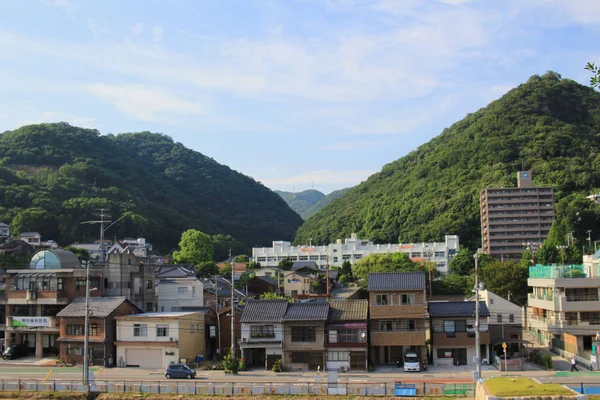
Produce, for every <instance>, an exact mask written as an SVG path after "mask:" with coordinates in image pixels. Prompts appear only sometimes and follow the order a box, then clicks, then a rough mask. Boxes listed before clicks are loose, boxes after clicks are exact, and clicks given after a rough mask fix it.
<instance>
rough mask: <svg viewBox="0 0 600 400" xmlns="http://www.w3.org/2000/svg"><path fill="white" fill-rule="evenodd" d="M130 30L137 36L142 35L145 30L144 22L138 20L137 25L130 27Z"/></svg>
mask: <svg viewBox="0 0 600 400" xmlns="http://www.w3.org/2000/svg"><path fill="white" fill-rule="evenodd" d="M129 30H130V31H131V33H133V34H134V35H135V36H140V35H141V34H142V33H143V32H144V24H142V23H141V22H136V23H135V25H133V26H132V27H131V28H129Z"/></svg>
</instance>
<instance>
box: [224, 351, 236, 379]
mask: <svg viewBox="0 0 600 400" xmlns="http://www.w3.org/2000/svg"><path fill="white" fill-rule="evenodd" d="M222 364H223V368H224V369H225V373H226V374H233V375H237V374H238V372H239V371H240V360H238V359H237V358H236V357H235V356H234V355H232V354H231V351H230V352H229V353H227V355H226V356H225V357H224V358H223V362H222Z"/></svg>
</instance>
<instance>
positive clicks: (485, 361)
mask: <svg viewBox="0 0 600 400" xmlns="http://www.w3.org/2000/svg"><path fill="white" fill-rule="evenodd" d="M481 364H483V365H489V364H490V362H489V361H488V359H487V358H484V359H483V360H481Z"/></svg>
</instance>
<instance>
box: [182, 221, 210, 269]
mask: <svg viewBox="0 0 600 400" xmlns="http://www.w3.org/2000/svg"><path fill="white" fill-rule="evenodd" d="M213 254H214V250H213V241H212V238H211V237H210V236H208V235H207V234H206V233H203V232H200V231H198V230H196V229H188V230H187V231H185V232H183V233H182V234H181V241H180V242H179V250H178V251H175V252H174V253H173V261H175V262H176V263H180V264H194V265H198V264H199V263H201V262H208V261H213Z"/></svg>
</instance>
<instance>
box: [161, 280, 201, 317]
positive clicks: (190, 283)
mask: <svg viewBox="0 0 600 400" xmlns="http://www.w3.org/2000/svg"><path fill="white" fill-rule="evenodd" d="M179 288H185V291H184V293H180V290H179ZM156 296H157V297H158V311H159V312H163V311H164V312H169V311H179V310H180V307H202V306H204V284H203V283H202V282H200V281H199V280H198V279H195V278H194V279H169V280H160V281H159V282H158V285H157V286H156Z"/></svg>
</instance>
